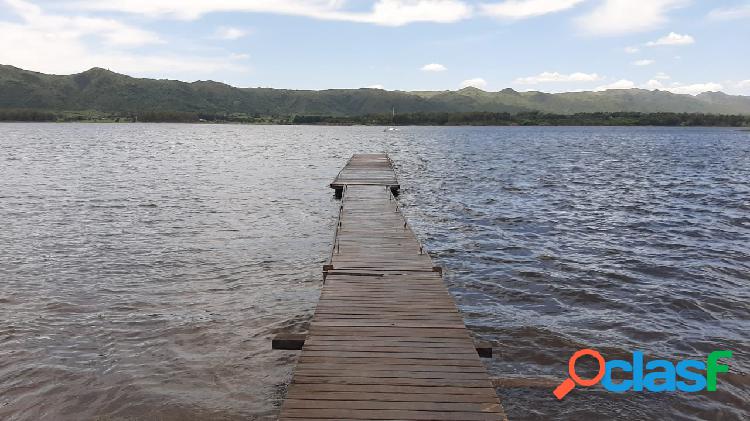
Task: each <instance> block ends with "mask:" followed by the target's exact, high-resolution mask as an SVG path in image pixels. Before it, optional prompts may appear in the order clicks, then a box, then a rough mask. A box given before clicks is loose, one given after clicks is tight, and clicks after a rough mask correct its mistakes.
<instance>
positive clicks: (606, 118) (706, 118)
mask: <svg viewBox="0 0 750 421" xmlns="http://www.w3.org/2000/svg"><path fill="white" fill-rule="evenodd" d="M0 122H58V123H65V122H79V123H112V124H119V123H192V124H195V123H198V124H200V123H206V124H209V123H210V124H253V125H307V126H381V127H382V126H498V127H502V126H555V127H565V126H593V127H596V126H626V127H649V126H656V127H680V126H685V127H728V128H741V129H742V128H747V129H748V130H750V115H728V114H701V113H638V112H611V113H608V112H599V113H576V114H552V113H542V112H521V113H515V114H511V113H494V112H457V113H404V114H395V115H393V114H368V115H361V116H325V115H292V116H289V115H245V114H237V113H235V114H229V113H216V114H207V113H195V112H183V111H144V112H100V111H46V110H36V109H0Z"/></svg>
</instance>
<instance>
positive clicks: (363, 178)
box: [331, 154, 399, 190]
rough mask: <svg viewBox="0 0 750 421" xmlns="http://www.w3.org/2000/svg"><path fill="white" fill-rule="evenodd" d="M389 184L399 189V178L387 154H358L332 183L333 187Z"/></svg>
mask: <svg viewBox="0 0 750 421" xmlns="http://www.w3.org/2000/svg"><path fill="white" fill-rule="evenodd" d="M355 185H370V186H373V185H375V186H388V187H393V188H394V189H396V190H398V187H399V186H398V179H397V178H396V174H395V173H394V172H393V167H392V165H391V160H390V158H388V155H386V154H356V155H354V156H352V157H351V159H349V162H347V163H346V165H345V166H344V168H343V169H342V170H341V171H340V172H339V174H338V175H337V176H336V179H335V180H333V182H332V183H331V188H332V189H337V190H339V189H341V188H343V187H344V186H355Z"/></svg>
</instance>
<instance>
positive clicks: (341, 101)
mask: <svg viewBox="0 0 750 421" xmlns="http://www.w3.org/2000/svg"><path fill="white" fill-rule="evenodd" d="M0 109H35V110H45V111H83V110H91V111H100V112H107V113H123V112H143V111H179V112H197V113H213V114H221V113H227V114H231V113H242V114H247V115H287V116H288V115H299V114H302V115H328V116H359V115H367V114H385V113H391V112H392V110H394V109H395V111H396V112H397V113H415V112H474V111H487V112H509V113H518V112H525V111H542V112H547V113H556V114H574V113H592V112H619V111H633V112H642V113H654V112H671V113H707V114H744V115H750V97H747V96H738V95H727V94H725V93H722V92H705V93H702V94H700V95H696V96H692V95H681V94H674V93H671V92H667V91H660V90H655V91H649V90H644V89H610V90H606V91H601V92H566V93H555V94H550V93H544V92H537V91H531V92H517V91H515V90H513V89H504V90H502V91H499V92H486V91H483V90H481V89H477V88H473V87H469V88H464V89H461V90H458V91H414V92H406V91H386V90H382V89H369V88H362V89H327V90H321V91H311V90H289V89H272V88H236V87H233V86H230V85H227V84H224V83H219V82H213V81H198V82H192V83H188V82H181V81H176V80H156V79H142V78H134V77H130V76H127V75H123V74H119V73H115V72H112V71H109V70H105V69H101V68H93V69H90V70H87V71H85V72H82V73H78V74H73V75H49V74H44V73H38V72H32V71H28V70H23V69H19V68H17V67H13V66H7V65H0Z"/></svg>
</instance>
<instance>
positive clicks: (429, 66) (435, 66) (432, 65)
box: [421, 63, 448, 72]
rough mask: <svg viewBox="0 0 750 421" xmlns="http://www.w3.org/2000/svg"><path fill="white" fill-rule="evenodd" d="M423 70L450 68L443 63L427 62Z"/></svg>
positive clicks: (431, 70)
mask: <svg viewBox="0 0 750 421" xmlns="http://www.w3.org/2000/svg"><path fill="white" fill-rule="evenodd" d="M421 70H422V71H423V72H444V71H446V70H448V68H447V67H445V66H443V65H442V64H438V63H430V64H425V65H424V66H422V69H421Z"/></svg>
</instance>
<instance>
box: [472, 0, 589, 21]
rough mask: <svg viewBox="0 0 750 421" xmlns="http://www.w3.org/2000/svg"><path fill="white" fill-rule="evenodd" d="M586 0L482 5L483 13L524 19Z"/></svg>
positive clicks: (509, 0)
mask: <svg viewBox="0 0 750 421" xmlns="http://www.w3.org/2000/svg"><path fill="white" fill-rule="evenodd" d="M583 1H584V0H506V1H503V2H501V3H484V4H482V5H480V9H481V11H482V13H483V14H485V15H488V16H494V17H498V18H505V19H524V18H529V17H534V16H541V15H546V14H549V13H556V12H561V11H563V10H567V9H570V8H572V7H575V6H576V5H578V4H580V3H582V2H583Z"/></svg>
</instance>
